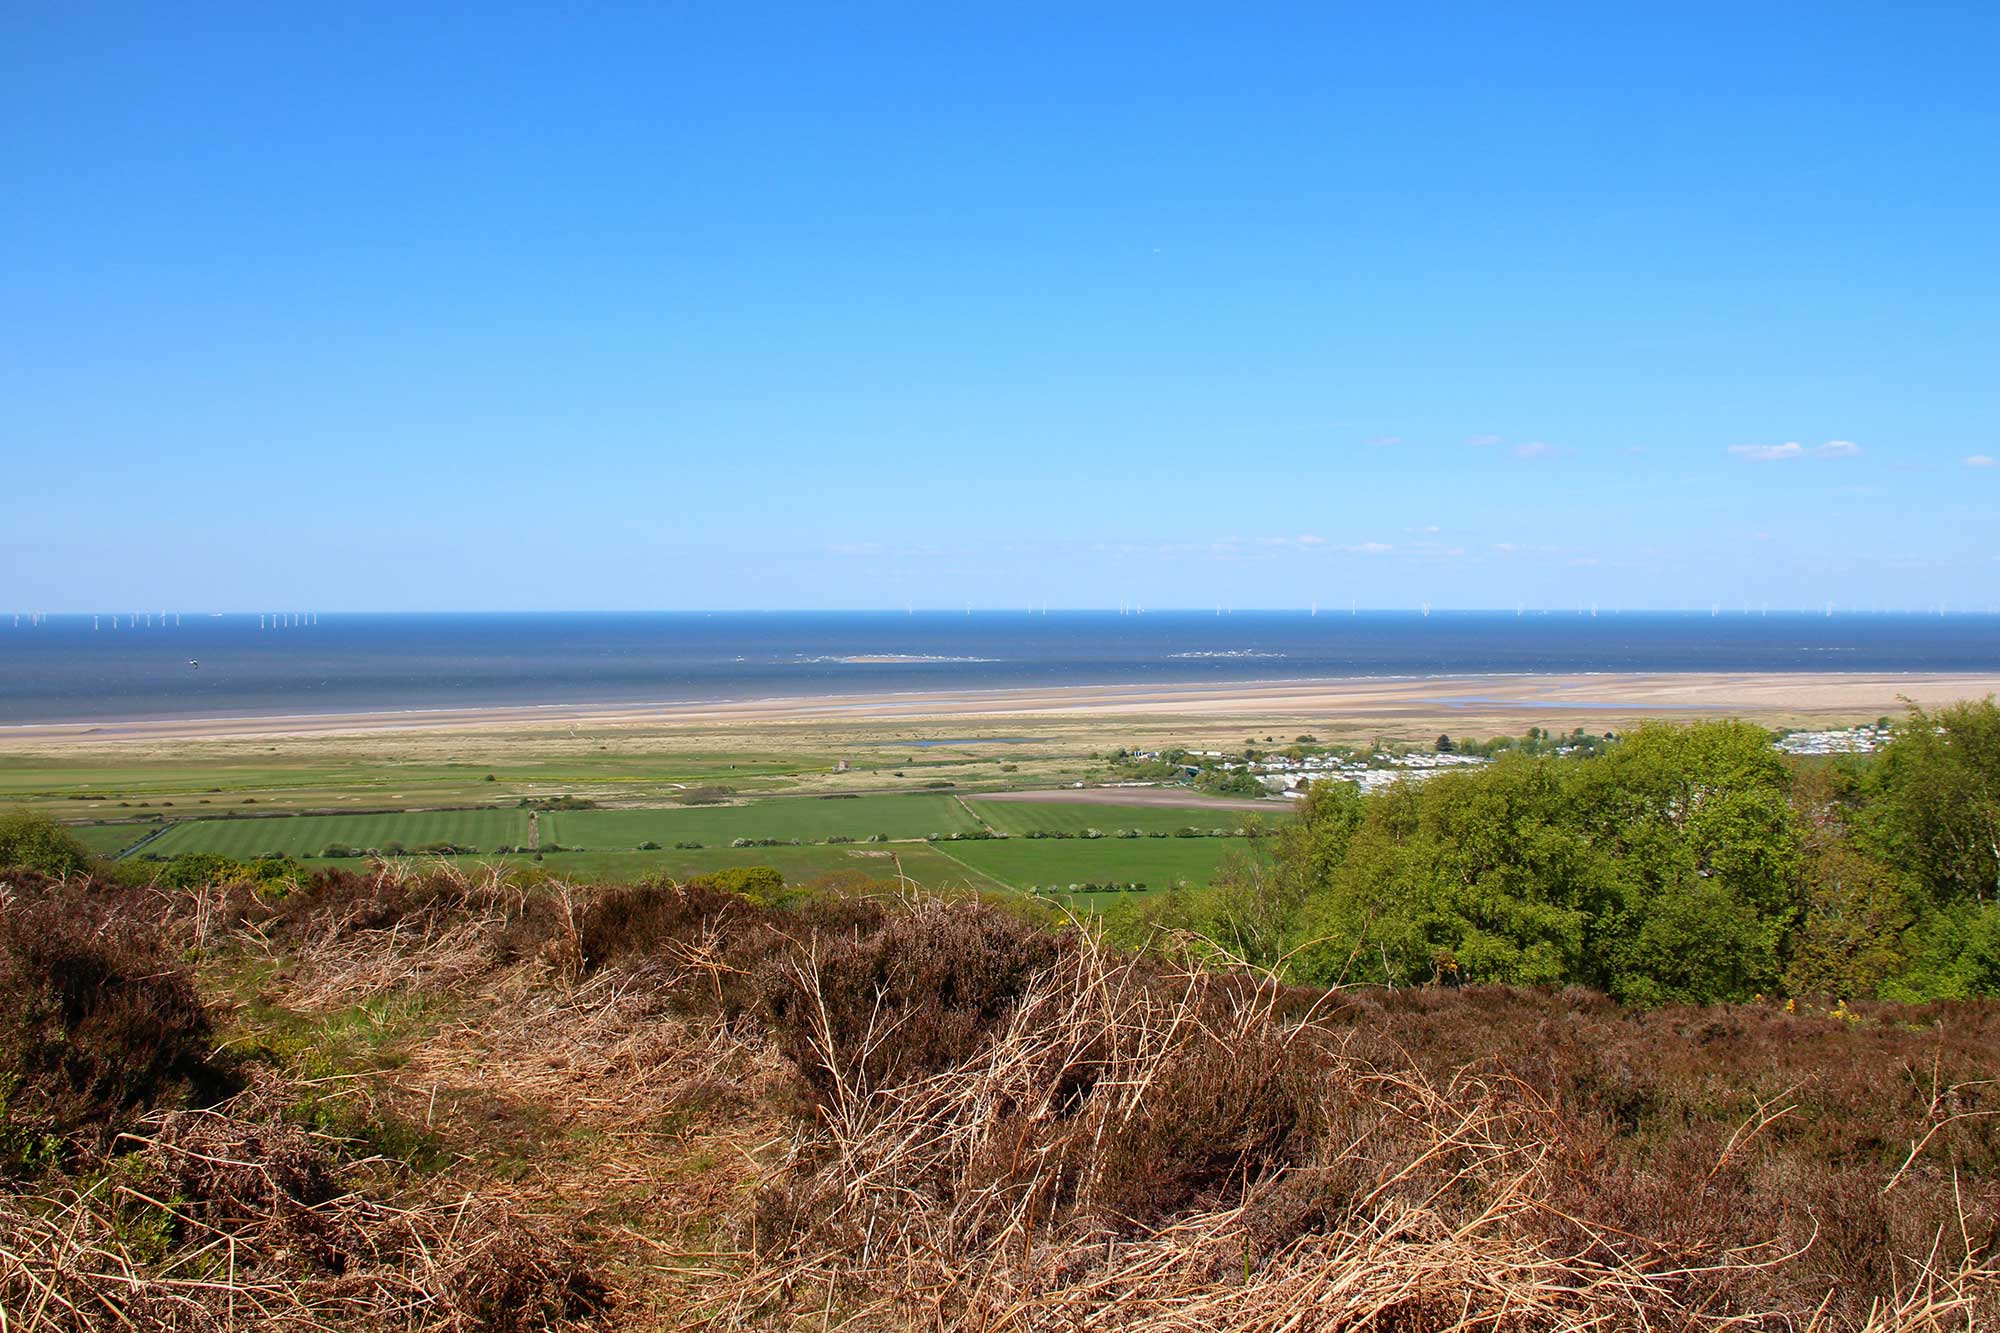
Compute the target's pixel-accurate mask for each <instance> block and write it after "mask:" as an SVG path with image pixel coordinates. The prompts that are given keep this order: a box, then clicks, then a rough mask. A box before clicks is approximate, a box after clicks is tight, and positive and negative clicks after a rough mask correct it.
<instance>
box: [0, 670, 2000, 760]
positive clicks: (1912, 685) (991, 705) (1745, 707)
mask: <svg viewBox="0 0 2000 1333" xmlns="http://www.w3.org/2000/svg"><path fill="white" fill-rule="evenodd" d="M1993 693H2000V674H1939V675H1898V674H1869V673H1854V674H1844V673H1831V672H1828V673H1792V672H1787V673H1729V674H1721V673H1659V674H1633V675H1568V676H1540V675H1535V676H1518V675H1517V676H1478V675H1467V676H1438V677H1423V678H1407V677H1404V678H1371V679H1329V680H1274V681H1235V682H1228V683H1218V684H1213V685H1204V684H1195V685H1186V684H1182V685H1090V686H1075V687H1069V688H1061V689H1020V690H971V691H956V692H954V691H938V692H927V693H921V694H849V695H829V696H817V697H809V698H807V697H797V698H772V699H750V700H736V701H703V702H692V703H659V704H576V705H557V706H548V707H519V708H479V709H462V710H426V711H410V712H374V713H338V714H314V715H298V716H278V717H237V718H187V719H147V720H134V721H93V722H79V723H42V724H29V725H22V726H10V727H4V728H0V748H18V747H23V746H32V747H36V748H39V747H41V746H46V745H51V744H53V745H93V744H103V745H115V744H118V743H121V742H128V743H129V742H137V743H147V744H158V743H161V742H172V741H197V740H221V739H234V738H252V737H313V736H317V737H332V736H369V735H381V734H385V733H397V732H461V733H462V732H493V731H508V732H517V733H518V732H523V731H529V732H533V731H541V730H544V729H551V730H554V729H562V728H574V727H577V726H579V725H586V724H587V725H589V726H591V727H593V728H611V729H616V728H624V727H652V726H676V727H688V726H702V725H713V726H725V727H726V726H740V725H745V724H749V725H758V724H765V725H770V724H784V723H800V722H820V723H827V722H835V721H843V722H869V721H873V722H885V723H886V722H921V721H926V720H932V719H937V720H944V719H971V718H991V719H1007V718H1034V717H1043V718H1064V717H1082V716H1101V717H1107V718H1112V717H1129V718H1134V719H1137V718H1147V717H1150V718H1169V717H1177V718H1209V719H1231V718H1243V719H1288V718H1297V719H1301V720H1314V719H1326V720H1329V721H1332V720H1341V721H1349V722H1367V721H1368V720H1370V719H1379V720H1381V721H1382V722H1384V723H1387V722H1391V721H1403V722H1408V721H1410V720H1412V719H1414V718H1438V719H1443V720H1446V721H1449V720H1450V719H1452V718H1454V717H1463V718H1466V719H1478V720H1480V721H1481V722H1508V723H1510V724H1511V723H1518V724H1519V726H1520V727H1526V726H1530V725H1542V726H1554V725H1556V724H1558V723H1561V724H1562V725H1564V726H1565V727H1567V726H1574V725H1586V724H1589V723H1592V722H1595V723H1604V722H1609V721H1611V720H1613V719H1629V718H1633V717H1639V716H1673V715H1687V716H1717V715H1724V716H1742V717H1751V718H1757V719H1760V720H1766V721H1771V720H1795V721H1825V722H1829V723H1831V722H1837V721H1841V720H1859V719H1864V718H1873V717H1875V716H1878V715H1881V714H1885V713H1886V714H1894V713H1896V712H1899V711H1901V709H1902V707H1903V704H1902V701H1903V700H1906V699H1907V700H1909V701H1912V702H1915V703H1918V704H1921V705H1924V706H1926V707H1932V706H1936V705H1939V704H1944V703H1950V702H1952V701H1955V700H1959V699H1976V698H1981V697H1984V696H1985V695H1988V694H1993Z"/></svg>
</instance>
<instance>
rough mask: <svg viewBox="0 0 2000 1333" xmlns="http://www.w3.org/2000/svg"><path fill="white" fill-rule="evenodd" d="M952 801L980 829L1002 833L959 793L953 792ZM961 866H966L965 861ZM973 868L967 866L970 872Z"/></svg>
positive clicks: (954, 858) (955, 858)
mask: <svg viewBox="0 0 2000 1333" xmlns="http://www.w3.org/2000/svg"><path fill="white" fill-rule="evenodd" d="M951 799H952V800H954V801H957V802H958V808H959V809H961V810H963V811H965V815H966V818H968V819H970V820H971V821H972V822H973V823H975V824H977V825H979V827H981V828H983V829H985V830H986V831H987V832H988V833H992V834H998V833H999V832H1000V830H999V829H997V828H994V827H993V826H992V825H991V824H989V823H987V822H986V816H984V815H982V814H980V813H979V812H978V811H977V810H974V809H973V808H972V807H971V806H969V805H967V804H966V803H965V798H964V797H963V796H960V795H959V794H958V793H956V792H953V793H952V797H951ZM952 859H953V860H954V861H957V860H958V858H957V857H953V858H952ZM959 864H960V865H965V863H964V862H963V861H959ZM971 868H972V867H970V866H966V869H968V870H970V869H971Z"/></svg>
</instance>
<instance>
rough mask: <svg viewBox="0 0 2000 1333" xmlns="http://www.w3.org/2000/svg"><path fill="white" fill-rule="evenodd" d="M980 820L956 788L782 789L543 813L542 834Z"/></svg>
mask: <svg viewBox="0 0 2000 1333" xmlns="http://www.w3.org/2000/svg"><path fill="white" fill-rule="evenodd" d="M978 827H979V824H978V822H977V821H976V820H974V819H973V817H972V816H971V815H969V814H967V813H966V811H965V807H964V806H962V805H960V804H959V803H958V801H957V800H956V799H954V798H953V797H950V796H930V795H916V796H853V797H837V798H831V799H829V798H822V797H811V796H795V797H781V798H774V799H771V800H764V801H750V802H747V803H745V804H743V805H714V806H690V807H685V808H675V809H669V810H561V811H556V812H553V813H551V814H547V815H544V816H543V817H542V842H543V843H545V844H546V843H551V842H554V843H559V844H561V845H562V846H564V847H579V848H589V849H593V850H596V849H602V850H611V849H616V848H631V847H637V846H638V845H639V844H640V843H642V842H657V843H660V844H661V845H662V846H664V847H672V845H673V844H674V843H676V842H699V843H705V844H708V845H709V846H715V845H721V846H725V847H726V846H727V845H728V844H729V842H730V841H731V840H732V839H735V838H797V839H798V840H799V841H800V842H823V841H825V840H826V839H828V838H831V837H846V838H854V839H857V840H858V839H861V838H865V837H868V836H869V835H870V834H875V833H879V834H881V835H882V836H883V837H885V838H921V837H923V836H925V835H926V834H930V833H970V832H973V831H975V830H977V829H978Z"/></svg>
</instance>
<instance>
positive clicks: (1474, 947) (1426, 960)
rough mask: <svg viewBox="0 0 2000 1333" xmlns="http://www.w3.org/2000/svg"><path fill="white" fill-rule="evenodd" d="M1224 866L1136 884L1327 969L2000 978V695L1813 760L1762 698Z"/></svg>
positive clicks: (1985, 982)
mask: <svg viewBox="0 0 2000 1333" xmlns="http://www.w3.org/2000/svg"><path fill="white" fill-rule="evenodd" d="M1301 804H1302V809H1301V811H1300V817H1299V819H1298V821H1297V823H1296V824H1294V825H1291V826H1289V827H1287V828H1286V829H1285V830H1284V831H1283V832H1281V833H1280V834H1279V836H1277V837H1276V838H1273V839H1270V840H1269V841H1268V842H1267V843H1265V844H1263V846H1265V847H1267V848H1268V849H1269V850H1268V853H1267V854H1266V855H1263V856H1261V857H1242V858H1238V859H1237V860H1236V861H1234V862H1233V863H1232V864H1231V865H1230V866H1229V867H1228V868H1227V869H1226V870H1225V872H1224V873H1223V874H1222V875H1221V876H1220V877H1219V879H1218V882H1217V883H1216V884H1215V885H1214V886H1213V887H1211V888H1208V889H1204V890H1194V891H1187V892H1181V893H1175V894H1170V895H1165V896H1163V897H1161V898H1158V899H1154V900H1150V901H1148V902H1146V903H1134V904H1128V905H1126V908H1125V910H1123V911H1121V912H1118V913H1115V914H1114V915H1113V917H1112V920H1111V925H1112V929H1113V931H1114V933H1116V934H1120V935H1123V936H1124V937H1126V938H1127V939H1128V940H1131V941H1134V942H1136V941H1137V940H1139V939H1142V938H1149V937H1153V936H1154V935H1155V934H1156V932H1157V930H1158V929H1159V928H1161V927H1170V928H1178V929H1181V930H1183V931H1190V932H1192V933H1193V934H1194V935H1195V936H1197V937H1198V938H1201V939H1205V940H1207V941H1211V942H1213V944H1214V946H1215V947H1217V948H1219V949H1221V950H1223V951H1226V952H1227V953H1229V954H1231V955H1233V956H1236V957H1240V958H1242V959H1244V960H1247V961H1250V962H1253V963H1256V964H1259V965H1262V966H1267V967H1275V968H1278V969H1280V970H1282V971H1283V972H1285V973H1286V974H1287V975H1289V976H1291V977H1292V978H1294V979H1296V980H1299V981H1304V982H1314V983H1336V982H1341V981H1347V982H1389V983H1395V984H1408V983H1417V982H1447V983H1449V982H1511V983H1519V984H1529V985H1541V986H1560V985H1569V984H1580V985H1587V986H1592V987H1595V988H1598V989H1601V990H1604V991H1607V992H1609V993H1611V994H1613V995H1615V996H1617V997H1619V998H1620V999H1623V1000H1626V1001H1630V1002H1636V1003H1642V1004H1656V1003H1667V1002H1705V1001H1713V1000H1746V999H1750V998H1752V997H1754V996H1757V995H1760V994H1761V995H1765V996H1774V995H1780V994H1790V995H1800V996H1804V995H1837V996H1841V997H1856V998H1858V997H1862V996H1880V997H1883V998H1889V999H1902V1000H1919V999H1930V998H1938V997H1955V996H1967V995H1978V994H2000V904H1996V901H1995V894H1996V888H1997V887H2000V710H1996V708H1995V706H1994V703H1993V701H1992V700H1991V699H1988V700H1986V701H1984V702H1981V703H1969V704H1961V705H1956V706H1953V707H1950V708H1946V709H1943V710H1940V711H1937V712H1925V711H1922V710H1917V709H1912V710H1911V713H1910V716H1909V717H1908V719H1907V720H1906V721H1905V723H1904V724H1903V725H1902V726H1901V727H1899V728H1898V729H1897V732H1896V737H1895V739H1894V741H1893V742H1892V743H1891V744H1890V746H1889V747H1888V748H1887V749H1886V750H1884V751H1883V752H1881V753H1880V754H1879V755H1877V756H1874V757H1872V758H1864V757H1853V758H1843V759H1839V760H1796V759H1790V758H1787V757H1786V756H1784V755H1781V754H1779V753H1778V752H1776V751H1775V750H1774V749H1773V748H1772V746H1771V743H1770V734H1769V733H1768V732H1766V731H1764V730H1763V729H1762V728H1759V727H1754V726H1750V725H1748V724H1744V723H1740V722H1712V723H1701V724H1697V725H1693V726H1672V725H1666V724H1659V725H1652V726H1647V727H1643V728H1641V729H1639V730H1638V731H1635V732H1633V733H1631V734H1629V735H1627V736H1624V737H1622V738H1620V739H1619V741H1618V742H1617V743H1616V744H1613V745H1610V746H1608V747H1605V748H1603V750H1602V752H1601V753H1597V754H1584V755H1573V756H1571V757H1566V758H1554V757H1547V756H1536V755H1532V754H1522V753H1514V754H1507V755H1503V757H1502V758H1501V759H1500V761H1499V762H1497V763H1495V764H1493V765H1491V766H1489V767H1485V768H1481V769H1477V770H1472V771H1467V772H1460V773H1452V774H1447V775H1442V776H1439V777H1437V778H1434V779H1432V780H1431V781H1428V782H1425V783H1421V784H1419V783H1402V784H1398V785H1396V786H1393V787H1391V788H1388V789H1387V790H1384V791H1381V792H1378V793H1376V794H1373V795H1368V796H1363V795H1361V794H1360V793H1358V792H1357V791H1356V789H1355V788H1354V787H1353V786H1352V785H1351V784H1349V783H1344V782H1328V783H1319V784H1315V785H1314V787H1313V788H1312V790H1311V791H1310V792H1309V793H1308V795H1307V797H1306V799H1305V800H1304V801H1303V802H1302V803H1301Z"/></svg>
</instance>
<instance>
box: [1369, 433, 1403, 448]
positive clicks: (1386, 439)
mask: <svg viewBox="0 0 2000 1333" xmlns="http://www.w3.org/2000/svg"><path fill="white" fill-rule="evenodd" d="M1402 442H1403V437H1402V436H1400V435H1377V436H1376V437H1375V438H1374V439H1372V440H1363V441H1362V442H1361V443H1362V444H1363V445H1365V446H1367V447H1368V448H1370V449H1387V448H1389V447H1390V446H1391V445H1396V444H1401V443H1402Z"/></svg>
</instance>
